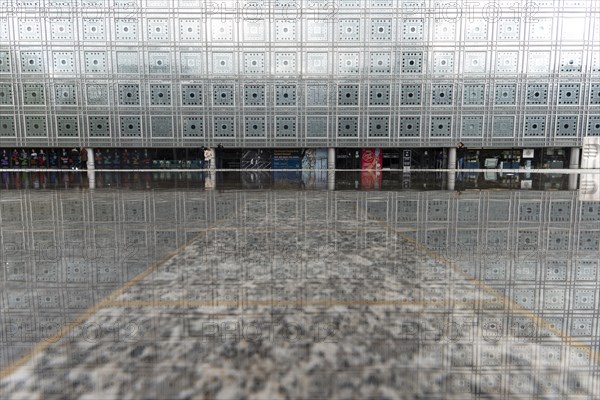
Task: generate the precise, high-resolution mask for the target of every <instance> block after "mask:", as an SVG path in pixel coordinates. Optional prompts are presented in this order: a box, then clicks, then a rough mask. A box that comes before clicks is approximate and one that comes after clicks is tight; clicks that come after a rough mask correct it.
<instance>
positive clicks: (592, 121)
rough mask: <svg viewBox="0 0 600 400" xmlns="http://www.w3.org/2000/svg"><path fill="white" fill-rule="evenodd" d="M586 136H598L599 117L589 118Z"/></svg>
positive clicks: (599, 128) (599, 134) (599, 133)
mask: <svg viewBox="0 0 600 400" xmlns="http://www.w3.org/2000/svg"><path fill="white" fill-rule="evenodd" d="M587 136H600V116H590V118H589V120H588V124H587Z"/></svg>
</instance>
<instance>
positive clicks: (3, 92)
mask: <svg viewBox="0 0 600 400" xmlns="http://www.w3.org/2000/svg"><path fill="white" fill-rule="evenodd" d="M12 104H13V87H12V85H11V84H10V83H0V105H12Z"/></svg>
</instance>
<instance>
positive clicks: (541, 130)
mask: <svg viewBox="0 0 600 400" xmlns="http://www.w3.org/2000/svg"><path fill="white" fill-rule="evenodd" d="M545 134H546V116H544V115H540V116H531V115H528V116H526V117H525V131H524V132H523V136H526V137H527V136H539V137H544V136H545Z"/></svg>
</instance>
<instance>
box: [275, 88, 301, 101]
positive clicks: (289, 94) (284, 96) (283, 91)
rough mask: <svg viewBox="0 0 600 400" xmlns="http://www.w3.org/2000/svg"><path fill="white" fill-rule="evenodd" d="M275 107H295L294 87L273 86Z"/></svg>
mask: <svg viewBox="0 0 600 400" xmlns="http://www.w3.org/2000/svg"><path fill="white" fill-rule="evenodd" d="M275 105H276V106H295V105H296V85H276V86H275Z"/></svg>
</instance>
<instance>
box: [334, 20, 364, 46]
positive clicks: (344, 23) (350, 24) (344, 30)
mask: <svg viewBox="0 0 600 400" xmlns="http://www.w3.org/2000/svg"><path fill="white" fill-rule="evenodd" d="M360 22H361V21H360V20H359V19H340V20H339V21H338V40H339V41H340V42H341V41H358V40H360Z"/></svg>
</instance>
